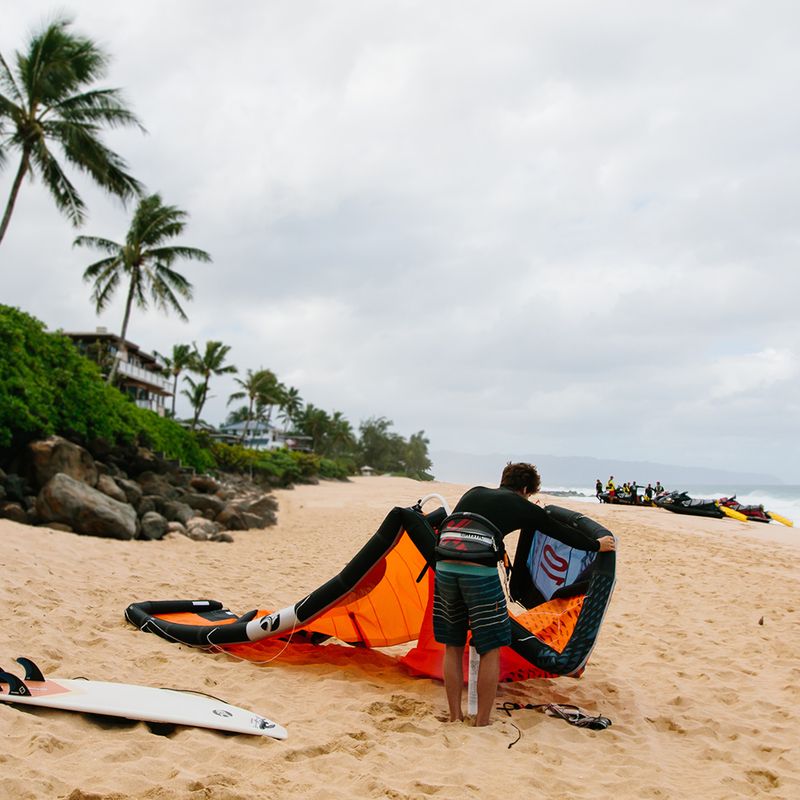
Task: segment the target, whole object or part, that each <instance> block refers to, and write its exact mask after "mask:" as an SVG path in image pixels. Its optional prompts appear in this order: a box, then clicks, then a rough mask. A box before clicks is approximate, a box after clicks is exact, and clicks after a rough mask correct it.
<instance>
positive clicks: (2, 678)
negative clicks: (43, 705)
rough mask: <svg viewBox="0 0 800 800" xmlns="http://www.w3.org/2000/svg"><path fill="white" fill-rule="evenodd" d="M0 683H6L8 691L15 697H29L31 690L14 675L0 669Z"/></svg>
mask: <svg viewBox="0 0 800 800" xmlns="http://www.w3.org/2000/svg"><path fill="white" fill-rule="evenodd" d="M0 683H7V684H8V693H9V694H13V695H14V696H15V697H30V696H31V690H30V689H29V688H28V687H27V686H26V685H25V684H24V683H23V682H22V681H21V680H20V679H19V678H18V677H17V676H16V675H13V674H12V673H10V672H4V671H3V670H1V669H0Z"/></svg>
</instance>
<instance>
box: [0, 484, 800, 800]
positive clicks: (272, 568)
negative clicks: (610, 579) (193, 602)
mask: <svg viewBox="0 0 800 800" xmlns="http://www.w3.org/2000/svg"><path fill="white" fill-rule="evenodd" d="M464 488H465V487H461V486H455V485H448V484H433V485H431V484H419V483H415V482H413V481H410V480H405V479H399V478H359V479H356V480H353V481H352V482H349V483H323V484H320V485H319V486H304V487H298V488H296V489H294V490H292V491H282V492H279V493H278V499H279V502H280V511H279V523H278V525H277V526H276V527H273V528H270V529H267V530H263V531H248V532H242V533H238V534H236V541H235V542H234V543H233V544H210V543H196V542H192V541H190V540H188V539H185V538H182V537H172V538H169V539H167V540H165V541H162V542H141V541H137V542H117V541H111V540H104V539H94V538H90V537H85V536H76V535H74V534H66V533H61V532H56V531H50V530H47V529H44V528H38V529H37V528H30V527H25V526H22V525H16V524H14V523H12V522H7V521H1V522H0V567H2V581H1V582H0V600H1V601H2V608H3V612H4V613H3V615H2V622H0V656H1V657H0V667H4V668H6V669H8V668H9V667H11V666H12V664H13V658H14V657H15V656H17V655H26V656H29V657H31V658H33V659H34V660H35V661H37V662H38V663H39V665H40V666H41V667H42V668H43V670H44V671H45V673H46V674H50V675H51V676H60V677H77V676H84V677H88V678H92V679H94V680H104V681H121V682H127V683H142V684H148V685H152V686H162V687H164V686H165V687H173V688H186V689H198V690H201V691H205V692H208V693H211V694H213V695H216V696H218V697H222V698H224V699H225V700H227V701H228V702H230V703H234V704H236V705H242V706H245V707H247V708H251V709H252V710H254V711H258V712H260V713H262V714H264V715H265V716H268V717H271V718H273V719H275V720H276V721H278V722H280V723H281V724H283V725H284V726H286V728H287V729H288V731H289V738H288V740H286V741H284V742H280V741H275V740H272V739H265V738H260V737H254V736H236V735H228V734H221V733H216V732H213V731H207V730H201V729H192V728H183V727H175V728H173V729H172V730H171V732H169V733H168V735H159V734H156V733H153V732H152V731H151V729H150V728H149V727H148V725H146V724H145V723H142V722H138V723H136V722H127V721H115V720H112V719H110V718H107V717H97V716H87V715H82V714H75V713H71V712H64V711H55V710H50V709H34V710H25V709H24V708H23V707H21V706H12V705H6V704H0V734H2V747H1V748H0V798H2V800H5V799H6V798H9V799H10V798H14V800H18V799H19V800H23V799H24V798H37V800H38V798H48V799H49V798H70V800H79V799H81V800H90V799H91V800H101V799H102V800H122V799H123V798H147V799H148V800H162V799H163V800H166V799H167V798H169V799H170V800H171V799H172V798H180V799H183V798H186V799H187V800H189V798H191V800H223V798H224V799H225V800H229V799H230V800H233V799H234V798H235V799H236V800H245V798H246V799H247V800H252V798H288V797H292V798H297V797H300V798H427V797H436V798H459V799H461V798H477V797H480V798H482V800H495V799H497V800H500V798H503V800H505V798H512V797H546V798H562V797H563V798H606V797H612V796H613V797H614V798H615V800H624V799H625V798H648V797H658V798H689V797H691V798H737V797H766V798H798V797H800V775H799V772H800V768H798V763H800V719H798V711H799V710H800V577H799V576H798V566H797V559H798V555H800V550H798V547H797V545H796V544H795V543H794V540H793V538H792V536H793V535H795V532H794V531H789V530H788V529H784V531H785V532H783V531H782V532H781V535H779V534H778V532H777V531H773V529H775V528H776V527H777V526H776V525H775V524H774V523H773V524H771V525H770V526H765V525H764V526H762V525H756V524H755V523H740V522H736V521H734V520H728V519H725V520H713V519H710V520H706V519H699V518H690V517H678V516H676V515H673V514H670V513H669V512H667V511H662V510H660V509H649V508H628V507H609V506H600V505H599V504H598V505H586V504H583V503H577V502H574V501H572V502H570V501H569V500H566V499H560V498H558V499H554V500H553V502H556V503H557V504H559V505H563V506H568V507H572V508H578V509H580V510H582V511H584V512H585V513H588V514H589V515H590V516H593V517H594V518H596V519H597V520H598V521H600V522H602V523H603V524H605V525H606V527H608V528H609V529H611V530H612V531H613V532H614V533H616V534H617V536H618V537H619V562H618V563H619V570H618V573H619V580H618V583H617V588H616V592H615V595H614V598H613V600H612V603H611V607H610V610H609V613H608V616H607V618H606V621H605V624H604V627H603V630H602V631H601V634H600V638H599V640H598V644H597V648H596V650H595V652H594V654H593V656H592V659H591V660H590V662H589V665H588V668H587V670H586V672H585V674H584V676H583V677H582V678H580V679H579V680H574V679H569V678H561V679H558V680H530V681H525V682H522V683H512V684H503V685H501V686H500V688H499V691H498V702H502V701H504V700H512V701H516V702H520V703H523V704H524V703H542V702H564V703H574V704H577V705H579V706H581V707H582V708H585V709H587V710H589V711H592V712H596V713H602V714H604V715H606V716H608V717H610V718H611V719H612V720H613V726H612V727H611V728H609V729H607V730H604V731H597V732H594V731H588V730H583V729H579V728H575V727H572V726H570V725H568V724H567V723H565V722H563V721H561V720H558V719H553V718H550V717H546V716H544V715H543V714H540V713H538V712H536V711H529V710H520V711H516V712H514V713H513V716H512V717H508V716H506V715H505V714H502V713H500V712H496V715H495V717H494V722H493V724H492V726H491V727H489V728H483V729H476V728H471V727H469V726H468V725H466V724H462V723H456V724H447V723H445V722H443V718H444V712H445V703H444V693H443V689H442V686H441V684H440V683H438V682H436V681H431V680H426V679H417V678H412V677H410V676H409V675H408V674H407V673H406V672H405V671H404V670H403V668H402V667H400V666H398V665H397V663H396V662H395V660H394V658H393V656H395V655H396V654H397V652H398V651H403V650H404V649H407V648H394V649H393V650H392V651H391V652H389V653H386V652H376V651H368V650H362V649H348V651H347V654H346V655H343V654H342V651H341V650H340V649H338V648H335V649H336V653H335V654H334V655H333V656H329V655H327V654H326V653H325V648H324V647H320V648H318V655H316V654H315V655H314V656H313V657H311V658H310V657H308V656H304V657H297V656H296V655H293V654H292V652H291V648H289V649H288V650H287V651H286V652H285V653H284V654H283V655H282V656H281V657H279V658H278V659H277V660H275V661H273V662H272V663H270V664H266V665H257V664H252V663H249V662H243V661H239V660H235V659H233V658H231V657H229V656H226V655H222V654H211V653H207V652H203V651H197V650H192V649H190V648H188V647H185V646H181V645H175V644H169V643H167V642H165V641H164V640H162V639H159V638H158V637H156V636H153V635H150V634H144V633H139V632H138V631H136V630H134V629H133V628H132V627H131V626H130V625H128V624H127V623H126V622H125V621H124V619H123V611H124V609H125V607H126V606H127V605H128V604H129V603H130V602H133V601H137V600H148V599H175V598H185V599H188V598H206V597H207V598H214V599H219V600H222V601H223V602H225V603H226V604H227V605H228V606H229V607H230V608H231V609H233V610H234V611H237V612H240V613H241V612H244V611H247V610H249V609H251V608H255V607H261V608H265V607H266V608H280V607H283V606H286V605H289V604H291V603H292V602H294V601H295V600H298V599H300V598H301V597H302V596H303V595H305V594H306V593H307V592H308V591H310V590H311V589H314V588H316V587H317V586H318V585H319V584H320V583H322V582H323V581H324V580H326V579H327V578H329V577H331V576H332V575H334V574H335V573H336V572H338V571H339V569H340V568H341V567H342V566H343V565H344V564H345V563H346V562H347V561H348V559H349V558H350V557H351V556H352V555H353V554H354V553H355V552H356V550H357V549H358V548H359V547H360V545H361V544H362V543H363V542H364V540H365V539H366V538H367V537H368V536H369V535H370V534H371V533H372V532H373V531H374V530H375V528H376V527H377V525H378V524H379V523H380V521H381V520H382V519H383V517H384V515H385V513H386V512H387V511H388V510H389V509H390V508H391V507H392V506H393V505H411V504H413V502H415V501H416V500H417V498H418V497H419V496H420V495H422V494H425V493H427V492H429V491H438V492H440V493H441V494H443V495H444V496H445V497H447V498H448V500H449V501H451V502H454V501H455V500H457V498H458V497H459V495H460V493H461V492H462V490H463V489H464ZM540 499H542V500H543V501H544V502H548V499H547V498H540ZM797 538H798V540H800V533H798V534H797ZM512 552H513V551H512ZM762 622H763V624H762ZM13 667H14V670H16V669H17V667H16V665H13ZM518 737H519V738H518ZM517 739H518V741H516V740H517ZM515 741H516V743H514V742H515ZM512 744H513V747H509V745H512Z"/></svg>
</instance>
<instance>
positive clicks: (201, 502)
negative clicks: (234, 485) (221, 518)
mask: <svg viewBox="0 0 800 800" xmlns="http://www.w3.org/2000/svg"><path fill="white" fill-rule="evenodd" d="M181 499H182V500H183V502H184V503H186V504H187V505H189V506H191V507H192V508H196V509H197V510H198V511H204V512H205V511H213V512H214V516H216V515H217V514H219V512H220V511H222V509H223V508H225V502H224V501H223V500H220V498H219V497H217V496H216V495H213V494H187V495H184V496H183V497H182V498H181Z"/></svg>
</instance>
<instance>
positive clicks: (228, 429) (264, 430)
mask: <svg viewBox="0 0 800 800" xmlns="http://www.w3.org/2000/svg"><path fill="white" fill-rule="evenodd" d="M245 427H246V428H247V431H246V433H245ZM219 430H220V432H221V433H223V434H225V435H226V436H227V437H235V438H236V439H237V440H239V441H241V443H242V444H243V445H244V446H245V447H249V448H250V449H252V450H278V449H279V448H281V447H285V448H287V449H288V450H301V451H303V452H307V453H310V452H311V449H312V445H313V441H312V439H311V437H310V436H301V435H299V434H296V433H290V432H287V431H282V430H280V429H279V428H276V427H275V426H274V425H270V424H268V423H266V422H263V421H256V420H250V423H249V424H247V423H245V422H233V423H229V424H226V425H220V426H219ZM243 434H245V435H244V440H243V441H242V435H243Z"/></svg>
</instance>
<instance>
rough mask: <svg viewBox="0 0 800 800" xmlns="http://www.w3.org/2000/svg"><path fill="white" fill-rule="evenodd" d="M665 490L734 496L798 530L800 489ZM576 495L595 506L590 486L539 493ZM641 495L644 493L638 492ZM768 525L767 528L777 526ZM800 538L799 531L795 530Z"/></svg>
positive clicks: (698, 495)
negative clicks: (762, 508)
mask: <svg viewBox="0 0 800 800" xmlns="http://www.w3.org/2000/svg"><path fill="white" fill-rule="evenodd" d="M666 489H667V491H679V492H684V491H685V492H687V493H688V494H689V496H690V497H696V498H701V497H702V498H710V499H713V500H718V499H719V498H720V497H733V496H734V495H736V499H737V500H738V501H739V502H740V503H741V504H742V505H745V506H748V505H762V506H764V509H765V510H766V511H773V512H774V513H776V514H780V515H781V516H782V517H786V518H787V519H790V520H792V521H793V522H794V524H795V525H796V526H797V527H798V529H800V486H790V485H785V484H781V485H774V486H741V485H740V486H736V485H733V486H723V485H722V484H704V485H690V484H687V485H684V486H667V487H666ZM548 491H551V492H576V493H577V494H576V495H575V496H570V498H569V499H570V500H576V501H578V502H587V503H597V498H596V497H595V495H594V487H593V486H589V487H587V486H549V487H547V488H542V492H544V493H547V492H548ZM639 491H640V493H642V492H643V491H644V490H643V489H640V490H639ZM778 524H779V523H777V522H771V523H770V525H778ZM798 535H800V530H798Z"/></svg>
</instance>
